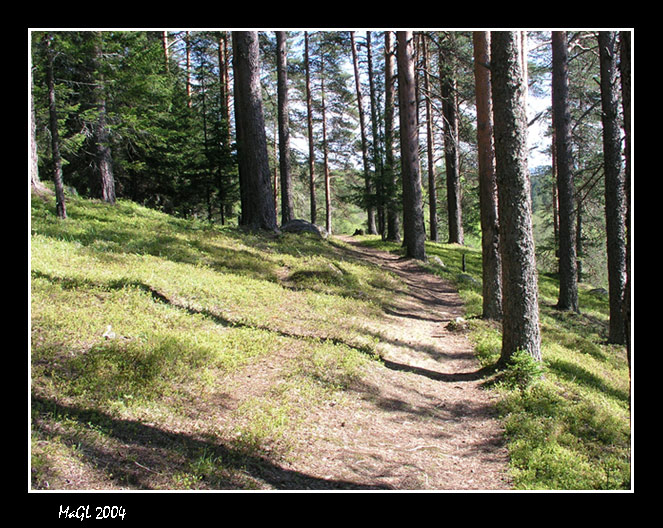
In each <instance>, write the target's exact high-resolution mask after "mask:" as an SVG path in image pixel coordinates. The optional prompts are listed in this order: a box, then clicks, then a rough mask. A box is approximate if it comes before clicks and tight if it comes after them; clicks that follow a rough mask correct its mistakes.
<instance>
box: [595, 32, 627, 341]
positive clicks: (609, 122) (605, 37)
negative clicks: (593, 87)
mask: <svg viewBox="0 0 663 528" xmlns="http://www.w3.org/2000/svg"><path fill="white" fill-rule="evenodd" d="M598 42H599V58H600V63H601V103H602V109H603V112H602V121H603V158H604V170H605V215H606V236H607V248H608V291H609V293H610V324H609V332H608V333H609V335H608V340H609V341H610V342H611V343H619V344H624V343H625V335H624V334H625V332H624V313H623V301H624V292H625V285H626V238H625V229H624V225H625V222H624V219H625V205H626V204H625V199H624V173H623V171H622V162H621V146H620V145H621V138H620V131H619V124H618V122H617V119H618V105H619V98H618V94H617V88H618V86H617V83H618V80H617V65H616V61H617V48H616V45H615V44H616V33H615V32H613V31H600V32H599V36H598Z"/></svg>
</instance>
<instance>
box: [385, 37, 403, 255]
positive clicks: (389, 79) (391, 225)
mask: <svg viewBox="0 0 663 528" xmlns="http://www.w3.org/2000/svg"><path fill="white" fill-rule="evenodd" d="M391 37H392V33H391V31H385V32H384V89H385V96H384V178H385V182H386V184H387V189H386V194H387V240H390V241H393V242H400V241H401V235H400V214H399V206H398V200H396V195H397V193H396V189H397V181H396V171H395V170H394V99H395V84H394V80H395V79H394V49H393V45H392V40H391Z"/></svg>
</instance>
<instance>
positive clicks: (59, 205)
mask: <svg viewBox="0 0 663 528" xmlns="http://www.w3.org/2000/svg"><path fill="white" fill-rule="evenodd" d="M45 39H46V46H47V54H48V65H47V67H46V79H47V81H46V82H47V84H48V115H49V123H50V128H51V154H52V156H53V182H54V184H55V213H56V214H57V216H58V218H62V219H65V218H67V207H66V204H65V198H64V186H63V184H62V158H61V157H60V134H59V133H58V115H57V109H56V106H55V79H54V75H53V60H54V58H55V50H54V49H53V35H50V34H49V35H46V36H45Z"/></svg>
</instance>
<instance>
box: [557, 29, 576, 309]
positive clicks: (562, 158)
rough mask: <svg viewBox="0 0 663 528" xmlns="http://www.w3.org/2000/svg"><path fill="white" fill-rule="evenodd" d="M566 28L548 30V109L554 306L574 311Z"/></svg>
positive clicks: (572, 215) (574, 249)
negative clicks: (555, 237)
mask: <svg viewBox="0 0 663 528" xmlns="http://www.w3.org/2000/svg"><path fill="white" fill-rule="evenodd" d="M567 62H568V52H567V41H566V31H553V32H552V110H553V128H554V129H555V135H554V137H555V153H556V158H557V159H556V161H557V192H558V199H559V298H558V301H557V309H559V310H571V311H574V312H577V311H578V269H577V256H576V246H575V211H574V200H573V194H574V186H573V159H572V153H571V114H570V113H569V83H568V65H567Z"/></svg>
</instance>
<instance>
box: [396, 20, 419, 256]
mask: <svg viewBox="0 0 663 528" xmlns="http://www.w3.org/2000/svg"><path fill="white" fill-rule="evenodd" d="M397 39H398V48H397V61H398V95H399V104H400V124H401V134H400V135H401V166H402V167H401V170H402V174H403V229H404V236H405V255H406V257H408V258H415V259H420V260H426V248H425V242H426V230H425V227H424V215H423V210H422V203H421V175H420V174H419V141H418V137H417V99H416V94H415V86H414V82H415V80H414V64H413V50H412V48H413V45H412V32H411V31H398V32H397Z"/></svg>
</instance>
